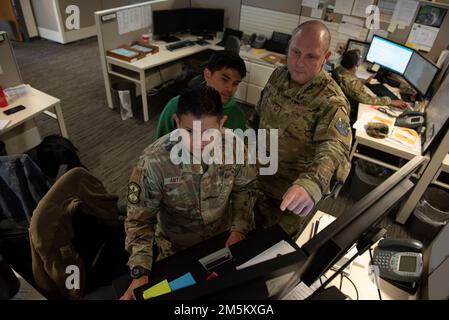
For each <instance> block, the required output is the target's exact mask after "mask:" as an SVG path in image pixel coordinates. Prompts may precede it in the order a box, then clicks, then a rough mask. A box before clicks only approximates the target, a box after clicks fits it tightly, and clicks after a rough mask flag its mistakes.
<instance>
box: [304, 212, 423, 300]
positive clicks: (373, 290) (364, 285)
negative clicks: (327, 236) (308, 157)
mask: <svg viewBox="0 0 449 320" xmlns="http://www.w3.org/2000/svg"><path fill="white" fill-rule="evenodd" d="M325 214H326V213H324V212H322V211H317V213H316V214H315V216H314V217H313V218H312V220H311V221H310V222H309V224H308V225H307V226H306V228H305V229H304V232H303V233H302V234H301V236H300V237H299V238H298V240H297V241H296V244H297V245H298V246H302V245H304V243H306V242H307V241H308V240H309V239H310V237H311V235H312V230H313V227H314V223H316V221H318V220H319V219H320V218H321V217H322V216H323V215H325ZM369 264H370V256H369V252H368V251H367V252H365V253H364V254H363V255H361V256H360V257H357V259H355V260H354V262H353V265H352V268H351V273H350V274H349V278H350V279H351V280H352V281H353V282H354V284H355V285H356V287H357V291H358V294H359V300H379V295H378V292H377V287H376V285H375V283H374V279H373V278H372V277H371V276H370V271H369ZM332 273H333V271H328V272H327V273H326V276H328V277H329V276H330V275H332ZM332 284H333V285H335V286H336V287H337V288H339V287H340V277H336V278H335V279H334V280H333V281H332ZM341 291H342V292H343V293H345V294H346V295H348V296H349V297H351V298H352V299H354V300H355V299H356V293H355V289H354V287H353V286H352V284H351V283H350V282H349V281H348V280H347V279H344V280H343V283H342V289H341ZM380 291H381V295H382V299H383V300H415V299H416V295H415V296H411V295H410V294H408V293H407V292H405V291H403V290H401V289H399V288H397V287H395V286H393V285H392V284H390V283H389V282H387V281H384V280H383V279H380Z"/></svg>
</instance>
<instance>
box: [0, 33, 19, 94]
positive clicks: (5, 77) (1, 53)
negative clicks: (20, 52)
mask: <svg viewBox="0 0 449 320" xmlns="http://www.w3.org/2000/svg"><path fill="white" fill-rule="evenodd" d="M21 83H22V77H21V75H20V71H19V67H18V65H17V61H16V58H15V57H14V53H13V51H12V47H11V43H10V40H9V38H8V35H7V34H6V32H3V31H0V85H1V86H2V87H3V88H8V87H13V86H17V85H19V84H21Z"/></svg>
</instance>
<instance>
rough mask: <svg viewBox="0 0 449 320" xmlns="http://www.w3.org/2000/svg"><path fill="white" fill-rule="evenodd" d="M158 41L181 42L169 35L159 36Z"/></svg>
mask: <svg viewBox="0 0 449 320" xmlns="http://www.w3.org/2000/svg"><path fill="white" fill-rule="evenodd" d="M159 40H162V41H165V42H167V43H170V42H177V41H181V39H179V38H176V37H174V36H170V35H164V36H160V37H159Z"/></svg>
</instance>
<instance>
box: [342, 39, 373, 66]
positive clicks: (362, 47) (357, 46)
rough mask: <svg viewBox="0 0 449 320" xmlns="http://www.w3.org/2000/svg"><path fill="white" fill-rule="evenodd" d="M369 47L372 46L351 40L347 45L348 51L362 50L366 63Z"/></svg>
mask: <svg viewBox="0 0 449 320" xmlns="http://www.w3.org/2000/svg"><path fill="white" fill-rule="evenodd" d="M369 47H370V44H369V43H368V42H363V41H358V40H353V39H349V40H348V44H347V45H346V51H349V50H355V49H358V50H360V54H361V57H362V59H363V61H365V60H366V55H367V54H368V50H369Z"/></svg>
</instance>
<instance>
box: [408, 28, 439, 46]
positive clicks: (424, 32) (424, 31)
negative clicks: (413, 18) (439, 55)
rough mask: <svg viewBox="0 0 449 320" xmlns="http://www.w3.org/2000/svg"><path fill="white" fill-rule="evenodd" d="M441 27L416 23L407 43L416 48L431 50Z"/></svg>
mask: <svg viewBox="0 0 449 320" xmlns="http://www.w3.org/2000/svg"><path fill="white" fill-rule="evenodd" d="M439 31H440V29H439V28H435V27H429V26H425V25H423V24H418V23H414V24H413V27H412V30H411V31H410V35H409V36H408V40H407V43H406V45H407V46H408V47H410V48H413V49H416V50H422V51H425V52H429V51H430V50H431V49H432V46H433V44H434V42H435V40H436V38H437V36H438V32H439Z"/></svg>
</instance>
